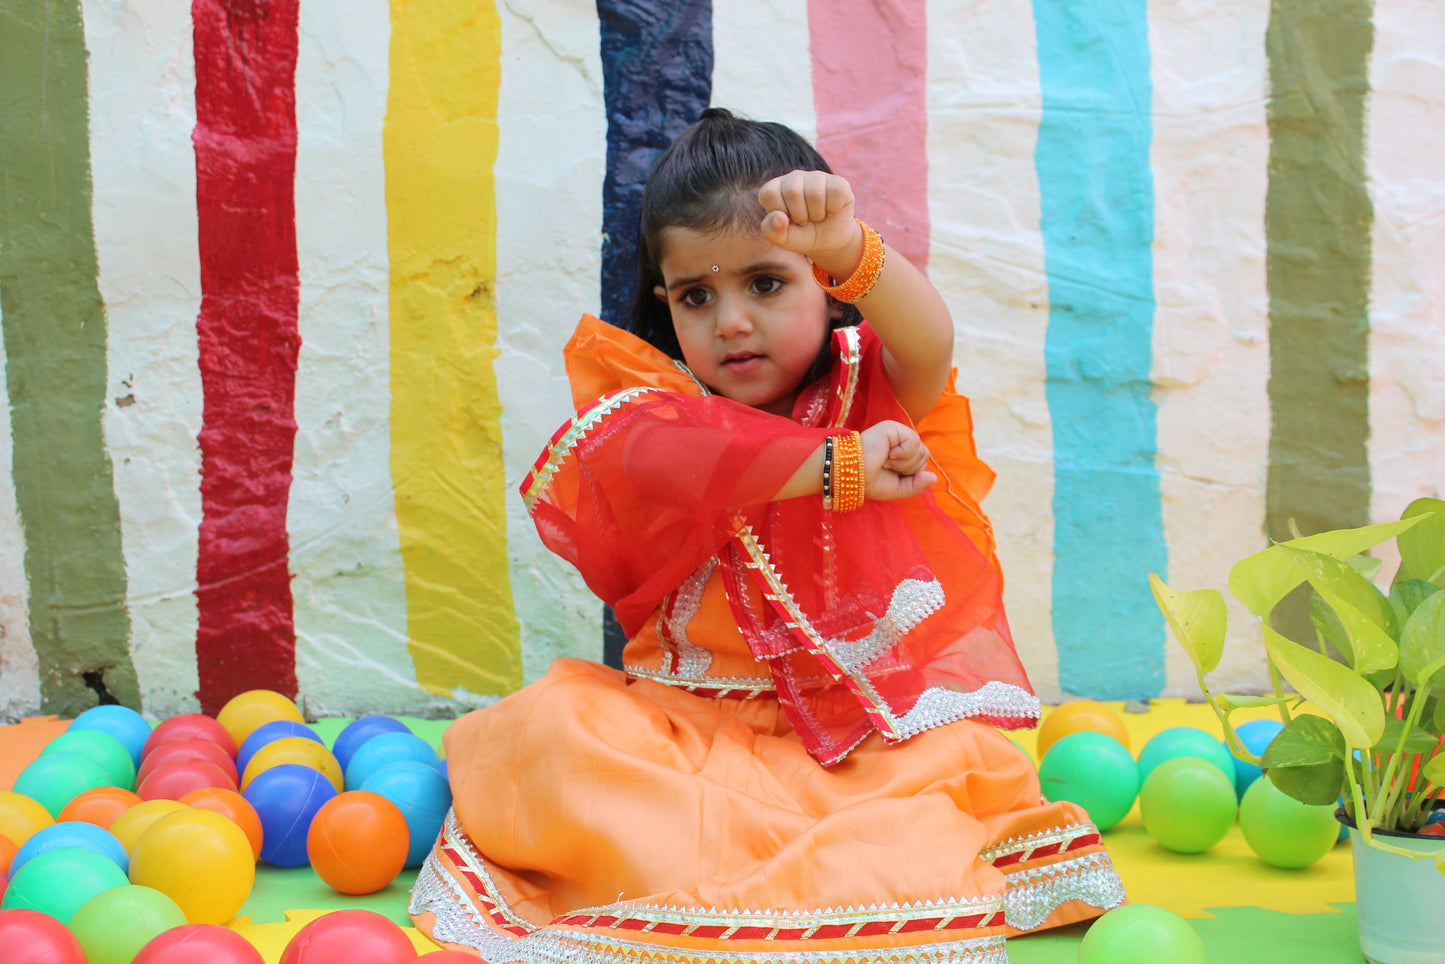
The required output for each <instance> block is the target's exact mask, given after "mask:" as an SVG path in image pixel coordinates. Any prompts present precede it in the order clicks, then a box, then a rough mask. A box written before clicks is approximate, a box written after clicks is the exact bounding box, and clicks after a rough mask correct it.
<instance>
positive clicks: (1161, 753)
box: [1139, 726, 1234, 786]
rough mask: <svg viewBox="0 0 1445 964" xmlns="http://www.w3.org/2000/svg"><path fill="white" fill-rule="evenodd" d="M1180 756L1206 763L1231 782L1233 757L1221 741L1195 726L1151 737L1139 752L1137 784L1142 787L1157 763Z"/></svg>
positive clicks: (1163, 732)
mask: <svg viewBox="0 0 1445 964" xmlns="http://www.w3.org/2000/svg"><path fill="white" fill-rule="evenodd" d="M1181 756H1193V757H1198V758H1199V759H1201V760H1208V761H1209V762H1210V763H1213V764H1214V765H1215V766H1217V767H1219V769H1220V772H1222V773H1223V774H1224V775H1225V776H1227V777H1229V779H1230V782H1233V781H1234V756H1233V754H1231V753H1230V752H1229V750H1228V748H1227V747H1225V745H1224V744H1223V743H1222V742H1220V741H1219V740H1217V739H1215V738H1214V737H1212V736H1210V735H1209V734H1208V733H1206V732H1204V731H1203V730H1201V729H1199V728H1198V727H1197V726H1171V727H1170V728H1169V729H1167V730H1160V731H1159V732H1158V733H1156V734H1154V736H1153V737H1151V738H1150V739H1149V742H1148V743H1145V744H1144V749H1142V750H1140V751H1139V784H1140V785H1141V786H1142V785H1143V784H1144V783H1145V781H1147V780H1148V779H1149V774H1151V773H1153V772H1154V768H1155V767H1157V766H1158V765H1159V764H1161V763H1163V762H1164V761H1165V760H1172V759H1174V758H1175V757H1181Z"/></svg>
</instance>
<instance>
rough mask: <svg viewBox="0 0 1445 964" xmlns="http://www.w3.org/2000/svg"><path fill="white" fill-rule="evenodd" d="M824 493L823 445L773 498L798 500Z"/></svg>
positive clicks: (819, 445) (821, 444)
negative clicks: (801, 497) (805, 496)
mask: <svg viewBox="0 0 1445 964" xmlns="http://www.w3.org/2000/svg"><path fill="white" fill-rule="evenodd" d="M822 493H823V443H821V442H820V443H818V447H817V448H816V449H814V450H813V454H812V455H810V456H808V458H807V460H806V461H805V462H803V464H802V465H800V466H798V471H796V472H794V473H793V475H792V478H790V479H788V481H787V482H785V483H783V487H782V488H781V489H779V490H778V494H777V495H775V496H773V501H774V502H777V501H779V500H781V499H796V498H798V497H799V496H804V495H821V494H822Z"/></svg>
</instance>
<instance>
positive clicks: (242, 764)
mask: <svg viewBox="0 0 1445 964" xmlns="http://www.w3.org/2000/svg"><path fill="white" fill-rule="evenodd" d="M286 736H299V737H301V738H302V739H303V740H315V741H316V742H317V743H320V744H322V745H323V746H325V744H326V741H325V740H323V739H321V737H319V736H317V735H316V731H315V730H313V729H311V727H309V726H307V725H306V724H305V723H297V722H296V721H295V720H272V721H271V722H270V723H263V724H262V725H260V726H258V727H256V728H255V729H254V730H252V731H251V735H250V736H248V737H246V739H244V740H243V741H241V748H240V749H239V750H237V751H236V772H237V773H245V772H246V764H248V763H250V762H251V757H253V756H255V755H256V751H257V750H259V749H261V747H263V746H265V745H266V744H268V743H272V742H274V741H276V740H279V739H281V738H282V737H286Z"/></svg>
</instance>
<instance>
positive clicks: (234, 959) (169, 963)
mask: <svg viewBox="0 0 1445 964" xmlns="http://www.w3.org/2000/svg"><path fill="white" fill-rule="evenodd" d="M131 964H265V959H264V958H262V957H261V952H260V951H258V950H256V948H254V947H252V946H251V944H250V942H248V941H247V940H246V939H245V938H244V937H242V936H241V935H240V934H237V933H236V932H235V931H233V930H231V929H230V928H229V927H223V926H221V925H220V924H185V925H182V926H181V927H172V928H171V929H170V930H168V931H163V932H162V933H160V934H157V935H156V936H155V937H153V938H151V940H150V943H148V944H146V946H145V947H142V948H141V949H140V953H138V954H136V956H135V957H134V958H132V959H131Z"/></svg>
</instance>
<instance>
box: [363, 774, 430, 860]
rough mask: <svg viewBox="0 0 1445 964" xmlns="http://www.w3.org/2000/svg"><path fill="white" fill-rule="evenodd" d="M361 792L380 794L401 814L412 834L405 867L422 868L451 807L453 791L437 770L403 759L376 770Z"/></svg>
mask: <svg viewBox="0 0 1445 964" xmlns="http://www.w3.org/2000/svg"><path fill="white" fill-rule="evenodd" d="M361 789H363V790H369V791H371V792H372V793H378V794H380V795H381V796H383V797H386V799H388V800H390V801H391V802H392V803H394V804H396V808H397V809H398V810H400V811H401V815H402V816H403V817H405V818H406V826H407V830H408V831H409V832H410V834H411V846H410V848H408V850H407V852H406V866H408V867H420V866H421V863H422V861H423V860H425V859H426V855H427V853H428V852H429V851H430V850H431V848H432V845H433V844H434V843H436V839H437V834H438V833H440V832H441V829H442V821H443V820H444V819H446V815H447V810H448V809H449V808H450V807H451V805H452V790H451V787H450V786H449V785H448V784H447V781H446V778H445V777H443V776H442V775H441V774H440V773H438V772H437V768H436V767H434V766H432V765H431V764H428V763H422V762H419V761H417V760H400V761H397V762H395V763H387V764H385V765H383V766H381V767H380V768H378V769H377V771H376V772H375V773H373V774H372V775H371V776H370V777H368V778H367V780H366V783H364V784H362V786H361Z"/></svg>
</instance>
